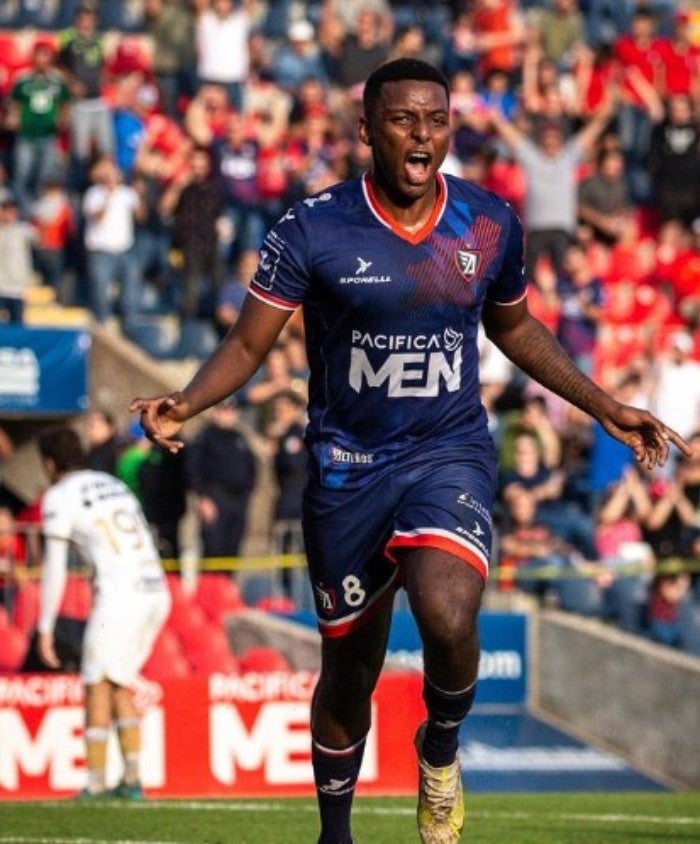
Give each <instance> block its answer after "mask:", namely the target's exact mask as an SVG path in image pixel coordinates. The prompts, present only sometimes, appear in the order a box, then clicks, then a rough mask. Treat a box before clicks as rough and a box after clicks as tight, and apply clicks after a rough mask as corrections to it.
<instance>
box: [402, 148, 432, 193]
mask: <svg viewBox="0 0 700 844" xmlns="http://www.w3.org/2000/svg"><path fill="white" fill-rule="evenodd" d="M432 162H433V156H432V155H431V154H430V153H429V152H427V151H426V150H414V151H413V152H409V153H408V155H407V156H406V159H405V163H404V171H405V173H406V179H407V181H408V183H409V184H411V185H416V186H419V185H424V184H426V182H428V181H429V179H431V178H432V177H433V175H434V174H433V168H432Z"/></svg>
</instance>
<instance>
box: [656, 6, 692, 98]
mask: <svg viewBox="0 0 700 844" xmlns="http://www.w3.org/2000/svg"><path fill="white" fill-rule="evenodd" d="M673 22H674V25H673V35H672V36H671V37H670V38H663V39H660V40H659V42H658V44H657V46H656V50H657V52H658V55H659V59H660V61H661V76H662V79H663V88H662V91H663V93H664V96H665V97H671V96H673V95H674V94H685V95H686V96H689V97H692V98H693V99H694V100H695V101H696V102H697V99H698V96H700V46H698V45H697V44H695V43H693V40H692V33H691V24H692V17H691V14H690V12H689V11H688V10H686V9H679V10H678V11H677V12H676V14H675V15H674V18H673Z"/></svg>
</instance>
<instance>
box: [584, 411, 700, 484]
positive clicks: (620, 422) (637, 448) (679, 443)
mask: <svg viewBox="0 0 700 844" xmlns="http://www.w3.org/2000/svg"><path fill="white" fill-rule="evenodd" d="M600 421H601V424H602V425H603V427H604V428H605V430H606V431H607V432H608V433H609V434H610V435H611V436H613V437H615V438H616V439H618V440H620V442H623V443H625V444H626V445H628V446H629V447H630V448H631V449H632V451H633V452H634V457H635V459H636V460H637V462H638V463H640V464H641V465H642V466H644V467H645V468H646V469H653V468H654V467H655V466H663V465H664V464H665V463H666V461H667V460H668V455H669V447H670V444H671V443H673V445H675V446H676V447H677V448H678V449H680V451H681V452H683V454H685V456H686V457H690V456H691V455H692V453H693V452H692V449H691V447H690V445H689V444H688V443H687V442H686V441H685V440H684V439H683V437H681V436H680V434H677V433H676V432H675V431H674V430H672V429H671V428H669V427H668V426H667V425H664V424H663V422H661V421H660V420H659V419H657V418H656V417H655V416H652V414H651V413H649V412H648V411H646V410H640V409H639V408H636V407H629V406H628V405H624V404H618V405H616V406H615V407H614V408H613V410H611V412H610V413H609V414H608V415H607V416H605V417H603V418H602V419H601V420H600Z"/></svg>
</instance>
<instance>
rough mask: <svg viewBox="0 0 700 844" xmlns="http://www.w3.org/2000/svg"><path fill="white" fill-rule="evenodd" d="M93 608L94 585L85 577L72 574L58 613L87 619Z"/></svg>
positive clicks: (67, 582)
mask: <svg viewBox="0 0 700 844" xmlns="http://www.w3.org/2000/svg"><path fill="white" fill-rule="evenodd" d="M91 609H92V587H91V586H90V583H89V581H88V580H86V579H85V578H84V577H79V576H77V575H71V576H70V577H69V578H68V580H67V581H66V590H65V592H64V593H63V601H62V602H61V608H60V610H59V613H58V614H59V615H62V616H66V617H67V618H79V619H81V620H83V621H86V620H87V617H88V616H89V615H90V610H91Z"/></svg>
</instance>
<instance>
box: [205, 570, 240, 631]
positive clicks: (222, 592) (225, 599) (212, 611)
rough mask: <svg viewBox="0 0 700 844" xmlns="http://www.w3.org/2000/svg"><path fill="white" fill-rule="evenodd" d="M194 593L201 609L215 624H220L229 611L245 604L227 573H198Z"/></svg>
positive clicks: (236, 585)
mask: <svg viewBox="0 0 700 844" xmlns="http://www.w3.org/2000/svg"><path fill="white" fill-rule="evenodd" d="M196 594H197V601H198V602H199V604H200V606H201V607H202V609H203V610H204V611H205V612H206V614H207V615H208V616H209V618H211V619H212V621H215V622H216V623H217V624H221V623H222V621H223V619H224V617H225V616H226V615H228V614H229V613H232V612H236V610H239V609H241V607H244V606H245V602H244V601H243V598H242V597H241V591H240V589H239V588H238V584H237V583H236V582H235V581H234V580H232V579H231V578H230V577H229V576H228V575H220V574H202V575H200V576H199V578H198V580H197V593H196Z"/></svg>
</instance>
